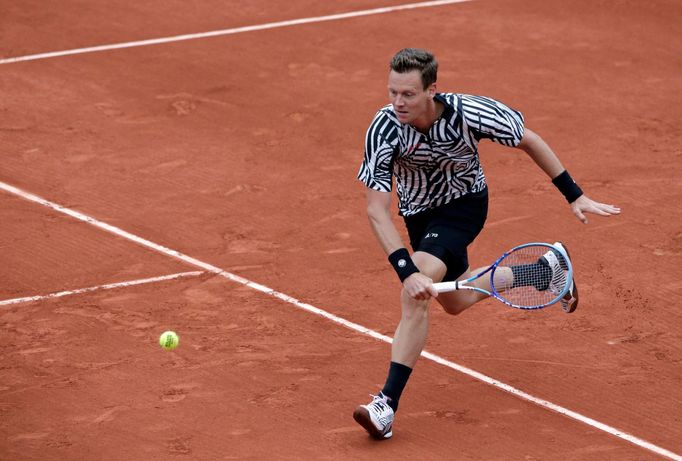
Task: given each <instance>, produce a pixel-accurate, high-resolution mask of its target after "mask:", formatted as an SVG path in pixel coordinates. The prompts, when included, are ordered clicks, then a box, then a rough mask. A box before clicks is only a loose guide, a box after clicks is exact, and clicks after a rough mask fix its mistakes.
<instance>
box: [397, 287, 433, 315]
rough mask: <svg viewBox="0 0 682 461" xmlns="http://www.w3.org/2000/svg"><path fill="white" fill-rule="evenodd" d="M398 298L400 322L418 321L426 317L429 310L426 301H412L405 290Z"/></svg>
mask: <svg viewBox="0 0 682 461" xmlns="http://www.w3.org/2000/svg"><path fill="white" fill-rule="evenodd" d="M400 298H401V304H402V320H406V321H411V320H420V319H423V318H424V317H425V316H426V315H427V312H428V308H429V302H428V301H424V300H418V299H414V298H413V297H411V296H410V295H408V294H407V293H406V292H405V290H403V291H402V293H401V295H400Z"/></svg>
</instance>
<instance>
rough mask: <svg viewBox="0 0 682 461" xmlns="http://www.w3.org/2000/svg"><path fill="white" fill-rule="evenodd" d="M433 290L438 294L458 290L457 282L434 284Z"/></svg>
mask: <svg viewBox="0 0 682 461" xmlns="http://www.w3.org/2000/svg"><path fill="white" fill-rule="evenodd" d="M433 288H435V289H436V291H437V292H438V293H447V292H448V291H455V290H459V289H460V286H459V282H439V283H434V284H433Z"/></svg>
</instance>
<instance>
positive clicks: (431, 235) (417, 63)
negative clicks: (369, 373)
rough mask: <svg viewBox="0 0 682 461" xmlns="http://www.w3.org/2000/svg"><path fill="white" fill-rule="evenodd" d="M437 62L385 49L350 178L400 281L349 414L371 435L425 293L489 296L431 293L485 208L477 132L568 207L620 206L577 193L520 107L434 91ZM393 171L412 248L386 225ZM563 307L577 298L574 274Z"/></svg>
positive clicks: (455, 276)
mask: <svg viewBox="0 0 682 461" xmlns="http://www.w3.org/2000/svg"><path fill="white" fill-rule="evenodd" d="M437 71H438V63H437V62H436V59H435V58H434V56H433V55H432V54H431V53H429V52H428V51H425V50H420V49H412V48H407V49H403V50H401V51H399V52H398V53H397V54H396V55H395V56H393V58H392V60H391V63H390V72H389V76H388V93H389V98H390V102H391V103H390V104H389V105H387V106H385V107H383V108H382V109H380V110H379V112H377V114H376V116H375V117H374V120H373V121H372V123H371V124H370V126H369V129H368V130H367V136H366V141H365V154H364V161H363V162H362V165H361V167H360V171H359V173H358V179H360V181H362V182H363V183H364V184H365V185H366V186H367V213H368V216H369V221H370V224H371V227H372V230H373V231H374V234H375V236H376V238H377V240H378V241H379V244H380V245H381V247H382V248H383V249H384V251H385V252H386V254H387V255H388V260H389V262H390V263H391V265H392V266H393V268H394V269H395V271H396V272H397V274H398V277H399V278H400V281H401V282H402V284H403V287H402V292H401V307H402V316H401V320H400V323H399V325H398V328H397V330H396V332H395V335H394V338H393V345H392V349H391V363H390V367H389V372H388V377H387V379H386V384H385V385H384V387H383V389H382V390H381V392H380V393H379V395H376V396H373V400H372V402H370V403H369V404H367V405H360V406H358V407H357V409H356V410H355V412H354V413H353V417H354V418H355V420H356V421H357V422H358V423H359V424H360V425H362V426H363V427H364V428H365V429H366V430H367V431H368V432H369V433H370V435H372V436H373V437H375V438H378V439H387V438H390V437H391V435H392V427H393V419H394V415H395V412H396V411H397V410H398V402H399V400H400V396H401V394H402V392H403V389H404V388H405V385H406V384H407V380H408V379H409V377H410V374H411V372H412V368H413V367H414V365H415V363H416V361H417V358H418V357H419V355H420V354H421V352H422V349H423V347H424V344H425V342H426V336H427V329H428V323H429V311H428V304H429V300H430V299H431V297H435V296H437V300H438V302H439V303H440V305H441V306H442V307H443V309H444V310H445V311H446V312H448V313H450V314H453V315H456V314H459V313H461V312H462V311H464V310H465V309H467V308H468V307H470V306H472V305H473V304H475V303H477V302H478V301H481V300H482V299H484V298H486V297H487V296H486V295H484V294H482V293H479V292H476V291H471V290H461V291H452V292H447V293H441V294H440V295H438V293H437V292H436V290H435V288H434V286H433V283H434V282H441V281H452V280H460V279H464V278H467V277H469V276H470V275H472V274H474V273H476V272H477V271H480V270H482V269H477V270H475V271H471V270H470V268H469V261H468V256H467V247H468V246H469V244H471V242H472V241H473V240H474V239H475V238H476V236H477V235H478V234H479V232H480V231H481V229H482V228H483V224H484V222H485V219H486V216H487V212H488V189H487V185H486V181H485V176H484V175H483V170H482V168H481V164H480V161H479V156H478V142H479V141H480V140H481V139H490V140H491V141H494V142H497V143H500V144H503V145H505V146H509V147H516V148H519V149H521V150H523V151H525V152H526V153H527V154H528V155H529V156H530V158H531V159H532V160H533V161H534V162H535V163H536V164H537V165H538V166H539V167H540V168H541V169H542V170H543V171H544V172H545V173H546V174H547V175H548V176H549V177H550V178H551V179H552V182H553V183H554V185H555V186H556V187H557V188H558V190H559V191H560V192H561V193H562V194H563V195H564V197H565V198H566V200H567V201H568V203H569V204H570V206H571V209H572V211H573V213H574V214H575V215H576V216H577V218H578V219H580V220H581V221H582V222H583V223H587V218H586V217H585V215H584V213H586V212H587V213H594V214H597V215H601V216H609V215H614V214H618V213H620V209H619V208H618V207H615V206H613V205H606V204H603V203H598V202H595V201H594V200H591V199H590V198H588V197H587V196H586V195H584V194H583V192H582V190H581V189H580V187H579V186H578V185H577V184H576V183H575V182H574V181H573V179H572V178H571V176H570V175H569V174H568V172H567V171H566V169H565V168H564V167H563V166H562V164H561V162H560V161H559V159H558V158H557V156H556V155H555V154H554V152H552V150H551V149H550V147H549V146H548V145H547V144H546V143H545V142H544V141H543V140H542V139H541V138H540V137H539V136H538V135H537V134H535V133H534V132H532V131H531V130H529V129H528V128H525V126H524V119H523V116H522V115H521V113H519V112H517V111H515V110H513V109H511V108H509V107H507V106H506V105H504V104H502V103H501V102H499V101H496V100H494V99H490V98H487V97H481V96H471V95H463V94H455V93H438V92H437V91H436V77H437ZM393 176H395V178H396V188H397V195H398V200H399V210H400V215H401V216H402V217H403V219H404V221H405V225H406V227H407V231H408V235H409V239H410V245H411V246H412V249H413V250H414V253H413V254H412V256H410V253H409V252H408V250H407V249H406V248H405V245H404V244H403V242H402V239H401V237H400V234H399V233H398V230H397V229H396V227H395V225H394V224H393V221H392V218H391V212H390V205H391V190H392V181H393ZM554 246H555V247H556V248H558V250H559V251H560V252H561V254H559V255H554V254H553V252H552V251H549V252H548V253H547V254H546V255H545V256H544V257H543V258H544V261H543V264H547V265H549V266H550V267H551V270H552V271H555V270H556V271H558V270H561V268H560V267H559V262H560V261H561V258H566V259H568V257H569V256H568V251H567V250H566V249H565V247H564V246H563V245H562V244H561V243H559V242H557V243H555V244H554ZM560 302H561V306H562V308H563V310H564V311H566V312H573V311H574V310H575V308H576V307H577V305H578V291H577V288H576V286H575V283H574V282H571V286H570V289H569V290H568V292H567V294H566V295H565V296H564V298H562V299H561V301H560Z"/></svg>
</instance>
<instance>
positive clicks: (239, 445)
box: [0, 0, 682, 461]
mask: <svg viewBox="0 0 682 461" xmlns="http://www.w3.org/2000/svg"><path fill="white" fill-rule="evenodd" d="M405 3H406V2H404V1H403V2H402V3H401V2H400V1H397V0H395V1H394V0H381V1H378V0H375V1H369V0H349V1H344V2H313V1H310V0H293V1H290V2H286V3H281V2H274V1H272V0H254V1H249V2H238V1H235V0H224V1H217V0H209V1H205V2H199V3H196V2H179V1H175V0H169V1H165V2H161V1H156V0H153V1H148V2H143V3H137V4H136V3H134V2H128V1H113V2H106V3H104V2H76V1H73V0H65V1H62V2H39V1H35V0H30V1H23V2H10V1H8V0H0V11H2V15H1V19H0V32H1V33H0V36H1V37H2V39H1V40H0V88H2V99H1V100H0V154H1V155H2V160H1V161H0V331H1V332H2V334H1V335H0V347H1V348H2V355H0V459H2V460H3V461H4V460H8V461H10V460H11V461H15V460H82V459H88V460H120V459H125V460H127V461H135V460H157V459H187V460H228V459H239V460H260V459H278V460H279V459H283V460H302V459H306V460H308V459H310V460H379V459H381V460H389V459H394V460H401V459H406V460H407V459H409V460H455V459H456V460H486V461H487V460H523V461H539V460H576V461H577V460H579V461H585V460H594V461H602V460H618V461H623V460H638V461H639V460H657V459H673V460H682V313H681V312H682V311H680V303H681V302H682V282H681V281H680V278H679V274H680V270H679V267H680V266H681V265H682V219H681V215H680V203H682V184H681V182H680V179H679V178H680V174H681V173H682V167H681V166H680V164H681V163H682V148H681V147H680V146H681V145H682V142H681V141H682V131H681V130H680V128H679V124H680V122H681V121H682V96H681V93H682V92H681V91H680V90H681V87H680V75H681V72H682V49H681V48H682V47H681V46H680V42H679V32H678V30H679V24H680V18H681V17H682V4H680V2H677V1H672V0H655V1H653V2H646V3H643V2H636V1H631V0H613V1H611V2H592V1H587V0H577V1H572V2H562V1H558V0H550V1H540V0H474V1H466V2H431V3H423V4H419V5H415V7H414V8H398V7H399V6H401V5H404V4H405ZM382 8H383V9H382ZM212 31H218V32H217V33H209V32H212ZM153 39H159V40H153ZM148 40H152V41H148ZM407 46H415V47H422V48H428V49H430V50H431V51H433V52H434V54H435V55H436V56H437V57H438V59H439V62H440V69H441V70H440V72H439V82H438V88H439V90H440V91H452V92H458V93H470V94H482V95H486V96H491V97H494V98H496V99H499V100H501V101H503V102H505V103H507V104H508V105H510V106H511V107H514V108H516V109H519V110H520V111H522V112H523V114H524V116H525V118H526V123H527V126H528V127H529V128H531V129H533V130H534V131H536V132H538V133H539V134H540V135H541V136H542V137H543V138H544V139H545V140H547V141H548V143H549V144H550V145H551V146H552V148H553V149H554V150H555V151H556V152H557V153H558V155H559V156H560V158H561V160H562V161H563V162H564V164H565V165H566V166H567V168H568V169H569V171H571V173H572V175H573V176H574V177H575V178H576V179H577V180H578V182H579V183H580V184H581V186H582V187H583V188H584V189H585V191H586V192H587V194H588V195H589V196H590V197H592V198H594V199H595V200H598V201H604V202H607V203H614V204H616V205H618V206H620V207H622V209H623V213H622V214H621V215H620V216H616V217H611V218H608V219H604V218H598V217H595V216H590V223H589V224H588V225H582V224H581V223H580V222H579V221H578V220H577V219H575V218H574V217H573V215H572V214H571V212H570V209H569V208H568V206H567V205H566V204H565V201H564V200H563V198H562V197H561V195H560V194H559V193H558V192H557V191H556V190H554V188H553V186H552V184H551V183H550V181H549V180H548V179H547V178H546V177H545V176H544V175H543V173H542V172H541V171H540V170H539V169H538V168H537V167H536V166H535V165H533V163H532V161H530V160H529V159H528V158H526V156H525V154H523V153H522V152H521V151H513V150H509V149H506V148H503V147H501V146H497V145H494V144H492V143H482V144H481V159H482V162H483V166H484V168H485V171H486V176H487V178H488V181H489V185H490V191H491V210H490V215H489V218H488V224H487V225H486V228H485V230H484V231H483V233H482V234H481V236H480V237H479V238H478V239H477V241H476V243H475V244H474V246H473V248H472V249H471V254H470V256H471V258H470V259H471V263H472V266H477V265H483V264H488V263H490V262H492V261H493V260H494V259H495V258H496V257H497V256H498V255H499V254H501V253H502V252H503V251H504V250H506V249H508V248H511V247H513V246H515V245H517V244H520V243H524V242H528V241H548V242H553V241H555V240H563V241H564V242H566V243H567V244H568V245H569V246H570V248H571V253H572V256H573V258H574V265H575V269H576V274H577V276H576V279H577V281H578V283H579V284H580V290H581V302H580V303H581V306H580V307H579V309H578V310H577V311H576V312H575V313H574V314H571V315H566V314H564V313H563V312H562V311H561V309H559V308H558V307H556V306H553V307H549V308H546V309H543V310H541V311H537V312H524V311H519V310H516V309H510V308H507V307H504V306H503V305H502V304H500V303H498V302H496V301H493V300H490V301H486V302H485V303H483V304H482V305H480V306H478V307H476V308H474V309H471V310H469V311H467V312H466V313H464V314H463V315H461V316H458V317H451V316H448V315H447V314H445V313H444V312H442V311H441V310H440V308H438V307H436V306H433V317H432V319H433V322H432V326H431V331H430V334H429V341H428V343H427V346H426V350H427V351H428V353H429V354H427V356H426V357H422V358H421V359H420V361H419V363H418V364H417V367H416V370H415V373H414V374H413V378H412V379H411V380H410V383H409V384H408V387H407V390H406V392H405V394H404V396H403V398H402V400H401V408H400V412H399V413H398V415H397V418H396V423H395V431H394V437H393V439H391V440H390V441H385V442H376V441H374V440H372V439H370V438H369V437H368V436H367V434H366V433H365V432H364V430H363V429H362V428H360V427H359V426H358V425H356V424H355V422H354V421H353V419H352V416H351V415H352V412H353V409H354V408H355V406H356V405H357V404H359V403H366V401H367V400H368V393H369V392H376V391H378V390H379V389H380V386H381V385H382V384H383V379H384V378H385V373H386V369H385V367H386V366H387V365H388V359H389V357H390V345H389V344H388V343H387V342H388V341H390V336H392V335H393V332H394V329H395V327H396V325H397V323H398V320H399V318H400V309H399V284H398V283H399V282H398V281H397V279H396V277H395V275H394V274H393V272H392V270H391V269H390V267H389V266H388V264H387V263H386V260H385V257H384V255H383V253H382V252H381V250H380V248H379V246H378V245H377V243H376V241H375V239H374V236H373V235H372V233H371V230H370V227H369V225H368V223H367V218H366V213H365V193H364V188H363V186H362V184H361V183H360V182H359V181H357V180H356V179H355V175H356V173H357V170H358V167H359V164H360V161H361V159H362V149H363V141H364V133H365V130H366V128H367V124H368V123H369V121H370V120H371V118H372V117H373V115H374V113H375V111H376V110H377V109H378V108H379V107H381V106H382V105H383V104H385V103H386V102H387V97H386V75H387V66H388V60H389V59H390V57H391V56H392V55H393V53H394V52H395V51H397V50H398V49H400V48H403V47H407ZM396 218H397V217H396ZM401 229H402V226H401ZM28 298H30V299H28ZM169 329H172V330H175V331H176V332H177V333H178V334H179V336H180V346H179V348H178V349H176V350H174V351H164V350H162V349H161V348H160V347H159V345H158V337H159V335H160V334H161V332H163V331H164V330H169Z"/></svg>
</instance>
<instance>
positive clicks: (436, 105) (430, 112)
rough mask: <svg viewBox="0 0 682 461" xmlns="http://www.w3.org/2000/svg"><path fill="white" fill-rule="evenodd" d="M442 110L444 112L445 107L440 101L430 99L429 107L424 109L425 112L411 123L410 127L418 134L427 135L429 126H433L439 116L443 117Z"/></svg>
mask: <svg viewBox="0 0 682 461" xmlns="http://www.w3.org/2000/svg"><path fill="white" fill-rule="evenodd" d="M443 110H445V107H444V106H443V103H441V102H440V101H437V100H436V99H432V100H431V101H430V102H429V105H428V107H427V109H426V112H425V113H424V115H423V116H422V117H420V118H419V119H417V120H415V121H414V122H412V124H411V125H412V126H413V127H414V128H415V129H416V130H417V131H419V132H421V133H424V134H428V132H429V130H430V129H431V126H433V124H434V122H435V121H436V120H438V119H439V118H440V116H441V115H443Z"/></svg>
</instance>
